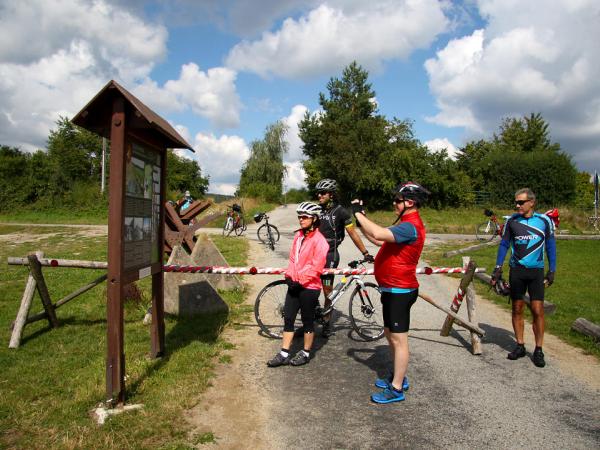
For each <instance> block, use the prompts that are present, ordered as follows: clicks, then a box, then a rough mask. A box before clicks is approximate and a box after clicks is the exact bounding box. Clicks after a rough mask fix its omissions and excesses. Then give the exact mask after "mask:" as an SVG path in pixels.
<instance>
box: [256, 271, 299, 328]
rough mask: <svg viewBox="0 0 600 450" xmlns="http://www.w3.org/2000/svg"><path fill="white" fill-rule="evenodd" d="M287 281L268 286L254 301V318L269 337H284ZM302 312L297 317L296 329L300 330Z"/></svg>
mask: <svg viewBox="0 0 600 450" xmlns="http://www.w3.org/2000/svg"><path fill="white" fill-rule="evenodd" d="M287 289H288V288H287V284H286V283H285V280H277V281H273V282H271V283H269V284H267V285H266V286H265V287H264V288H262V290H261V291H260V292H259V293H258V295H257V296H256V300H255V301H254V318H255V319H256V323H257V324H258V326H259V327H260V330H261V331H262V332H263V333H264V334H266V335H267V336H269V337H272V338H281V337H282V336H283V305H284V304H285V296H286V294H287ZM301 326H302V321H301V320H300V312H298V315H297V316H296V322H295V323H294V329H296V328H300V327H301Z"/></svg>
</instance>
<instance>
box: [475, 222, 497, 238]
mask: <svg viewBox="0 0 600 450" xmlns="http://www.w3.org/2000/svg"><path fill="white" fill-rule="evenodd" d="M497 234H498V225H497V224H496V223H495V222H492V221H491V220H489V221H487V222H483V223H480V224H479V225H477V228H476V229H475V236H477V239H478V240H480V241H491V240H492V239H494V238H495V237H496V236H497Z"/></svg>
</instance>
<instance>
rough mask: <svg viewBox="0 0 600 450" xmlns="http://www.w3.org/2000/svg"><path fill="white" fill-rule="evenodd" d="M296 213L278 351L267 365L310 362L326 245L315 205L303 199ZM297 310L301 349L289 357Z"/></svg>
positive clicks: (319, 209) (296, 364)
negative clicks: (300, 322) (300, 320)
mask: <svg viewBox="0 0 600 450" xmlns="http://www.w3.org/2000/svg"><path fill="white" fill-rule="evenodd" d="M296 213H297V214H298V221H299V222H300V229H299V230H298V231H297V232H296V234H295V236H294V242H293V243H292V248H291V249H290V262H289V264H288V268H287V270H286V271H285V280H286V282H287V285H288V292H287V295H286V297H285V305H284V307H283V315H284V326H283V344H282V347H281V351H280V352H279V353H277V355H275V357H274V358H273V359H271V360H270V361H268V362H267V365H268V366H269V367H278V366H283V365H287V364H291V365H292V366H301V365H303V364H306V363H307V362H309V361H310V350H311V348H312V345H313V340H314V337H315V336H314V328H315V308H316V306H317V303H318V301H319V294H320V292H321V286H322V284H321V274H322V273H323V267H325V259H326V257H327V252H328V251H329V244H328V243H327V241H326V240H325V238H324V237H323V235H322V234H321V232H320V231H319V216H320V214H321V207H320V206H319V205H317V204H315V203H311V202H303V203H301V204H300V206H298V208H296ZM298 310H300V315H301V317H302V325H303V330H304V348H303V350H300V351H299V352H298V353H296V355H295V356H294V357H292V356H291V355H290V346H291V345H292V339H293V338H294V321H295V320H296V316H297V315H298Z"/></svg>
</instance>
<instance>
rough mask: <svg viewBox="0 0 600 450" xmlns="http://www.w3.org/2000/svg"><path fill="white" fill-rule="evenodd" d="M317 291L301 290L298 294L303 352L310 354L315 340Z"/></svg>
mask: <svg viewBox="0 0 600 450" xmlns="http://www.w3.org/2000/svg"><path fill="white" fill-rule="evenodd" d="M320 293H321V292H320V290H318V289H302V291H301V292H300V314H301V316H302V326H303V330H304V351H305V352H310V350H311V349H312V346H313V341H314V338H315V334H314V331H315V307H316V305H317V304H318V303H319V294H320Z"/></svg>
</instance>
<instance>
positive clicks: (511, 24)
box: [425, 0, 600, 170]
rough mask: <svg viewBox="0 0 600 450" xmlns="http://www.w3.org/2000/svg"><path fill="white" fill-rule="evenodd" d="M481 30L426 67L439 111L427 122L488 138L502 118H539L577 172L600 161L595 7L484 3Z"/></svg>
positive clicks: (589, 0)
mask: <svg viewBox="0 0 600 450" xmlns="http://www.w3.org/2000/svg"><path fill="white" fill-rule="evenodd" d="M478 6H479V10H480V13H481V15H482V16H483V17H484V18H485V19H486V20H487V22H488V24H487V26H486V28H485V29H481V30H476V31H475V32H473V33H472V34H471V35H469V36H464V37H461V38H457V39H454V40H452V41H450V42H449V43H448V45H447V46H446V47H445V48H443V49H442V50H440V51H439V52H437V55H436V57H435V58H431V59H429V60H428V61H427V62H426V63H425V68H426V70H427V72H428V74H429V85H430V89H431V91H432V93H433V94H434V95H435V97H436V102H437V106H438V108H439V112H438V114H436V115H435V116H434V117H431V118H429V120H430V121H432V122H434V123H437V124H440V125H445V126H450V127H454V126H461V127H465V128H466V129H467V132H468V133H469V134H471V135H473V136H476V137H481V136H490V135H491V134H492V133H493V132H495V131H497V129H498V126H499V125H500V121H501V119H502V118H503V117H509V116H513V117H515V116H516V117H522V116H526V115H529V114H530V113H532V112H533V113H537V112H539V113H541V114H542V116H543V117H544V119H546V121H548V123H549V124H550V131H551V133H552V139H553V140H555V141H558V142H560V143H561V146H562V147H563V149H564V150H566V151H568V152H570V153H572V154H574V155H575V161H576V162H577V163H578V164H579V166H580V167H581V168H587V169H588V170H589V169H591V168H592V165H593V163H594V161H595V164H596V165H597V164H598V163H600V152H599V151H598V150H597V144H596V143H597V142H598V141H599V140H600V65H598V64H597V61H598V59H599V57H600V47H598V44H597V43H598V42H600V27H598V17H599V16H600V4H599V3H598V2H595V1H593V0H581V1H578V2H570V1H567V0H553V1H542V0H538V1H529V2H518V1H516V0H502V1H500V0H481V1H479V2H478Z"/></svg>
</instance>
